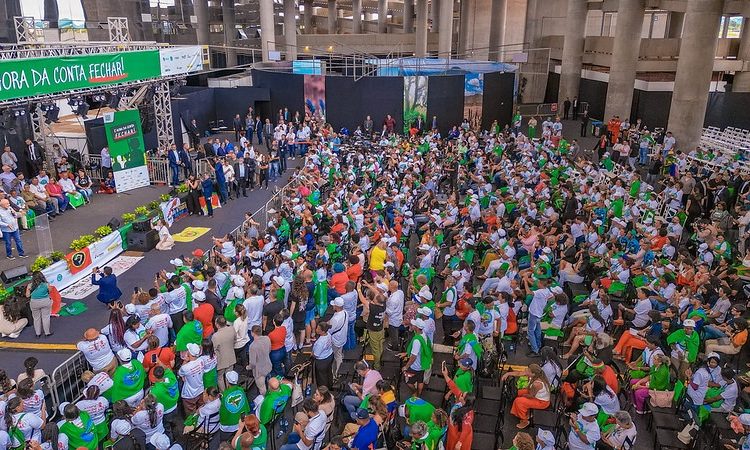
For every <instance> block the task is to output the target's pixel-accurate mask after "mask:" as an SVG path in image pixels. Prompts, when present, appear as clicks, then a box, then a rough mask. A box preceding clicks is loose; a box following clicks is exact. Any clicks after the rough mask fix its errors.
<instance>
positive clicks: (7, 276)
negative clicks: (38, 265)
mask: <svg viewBox="0 0 750 450" xmlns="http://www.w3.org/2000/svg"><path fill="white" fill-rule="evenodd" d="M28 274H29V271H28V270H27V269H26V266H18V267H13V268H11V269H7V270H3V271H2V272H0V279H2V280H3V283H5V284H8V283H12V282H14V281H17V280H20V279H22V278H25V277H26V276H27V275H28Z"/></svg>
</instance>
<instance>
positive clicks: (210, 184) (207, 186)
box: [201, 169, 224, 217]
mask: <svg viewBox="0 0 750 450" xmlns="http://www.w3.org/2000/svg"><path fill="white" fill-rule="evenodd" d="M221 173H222V175H223V174H224V170H223V169H222V171H221ZM201 189H202V190H203V198H204V199H205V200H206V209H207V210H208V217H213V216H214V208H213V206H211V197H212V196H213V195H214V181H213V180H212V179H211V175H209V174H207V173H205V174H203V181H201Z"/></svg>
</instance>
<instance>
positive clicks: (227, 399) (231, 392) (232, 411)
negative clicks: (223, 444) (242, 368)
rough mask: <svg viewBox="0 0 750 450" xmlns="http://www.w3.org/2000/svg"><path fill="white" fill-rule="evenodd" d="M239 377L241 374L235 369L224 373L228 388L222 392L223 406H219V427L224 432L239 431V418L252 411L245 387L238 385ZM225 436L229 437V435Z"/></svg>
mask: <svg viewBox="0 0 750 450" xmlns="http://www.w3.org/2000/svg"><path fill="white" fill-rule="evenodd" d="M239 378H240V376H239V374H238V373H237V372H235V371H234V370H231V371H229V372H227V373H226V374H225V375H224V379H225V380H226V382H227V388H226V389H224V392H222V393H221V407H220V408H219V429H220V430H221V432H222V433H234V432H235V431H237V428H238V427H239V425H238V423H239V420H240V419H241V418H242V417H243V416H245V414H247V413H249V412H250V402H248V401H247V395H246V394H245V389H243V388H242V387H241V386H237V383H238V382H239ZM225 437H226V438H228V436H225ZM221 440H222V441H225V440H226V439H224V438H222V439H221Z"/></svg>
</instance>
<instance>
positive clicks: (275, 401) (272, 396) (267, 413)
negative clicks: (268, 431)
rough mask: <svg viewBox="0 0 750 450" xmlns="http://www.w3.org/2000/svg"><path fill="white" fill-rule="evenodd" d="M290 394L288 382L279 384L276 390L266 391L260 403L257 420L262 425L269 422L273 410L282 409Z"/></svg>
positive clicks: (290, 388) (290, 389)
mask: <svg viewBox="0 0 750 450" xmlns="http://www.w3.org/2000/svg"><path fill="white" fill-rule="evenodd" d="M291 396H292V387H291V386H289V385H288V384H283V383H282V384H281V386H279V390H278V391H268V392H266V396H265V397H264V398H263V403H261V405H260V412H259V413H258V420H260V423H262V424H263V425H265V424H267V423H269V422H271V419H272V418H273V413H274V411H282V410H283V409H284V407H286V403H287V402H288V401H289V399H290V398H291Z"/></svg>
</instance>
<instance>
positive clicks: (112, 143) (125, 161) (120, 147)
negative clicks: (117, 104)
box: [104, 109, 150, 192]
mask: <svg viewBox="0 0 750 450" xmlns="http://www.w3.org/2000/svg"><path fill="white" fill-rule="evenodd" d="M104 132H105V133H106V135H107V144H108V146H109V154H110V156H111V157H112V170H113V171H114V173H115V185H116V186H117V192H126V191H130V190H132V189H135V188H139V187H143V186H148V185H149V184H150V178H149V175H148V167H146V147H145V145H144V144H143V133H142V131H141V115H140V113H139V112H138V110H137V109H126V110H123V111H115V112H114V113H108V114H105V116H104Z"/></svg>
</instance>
